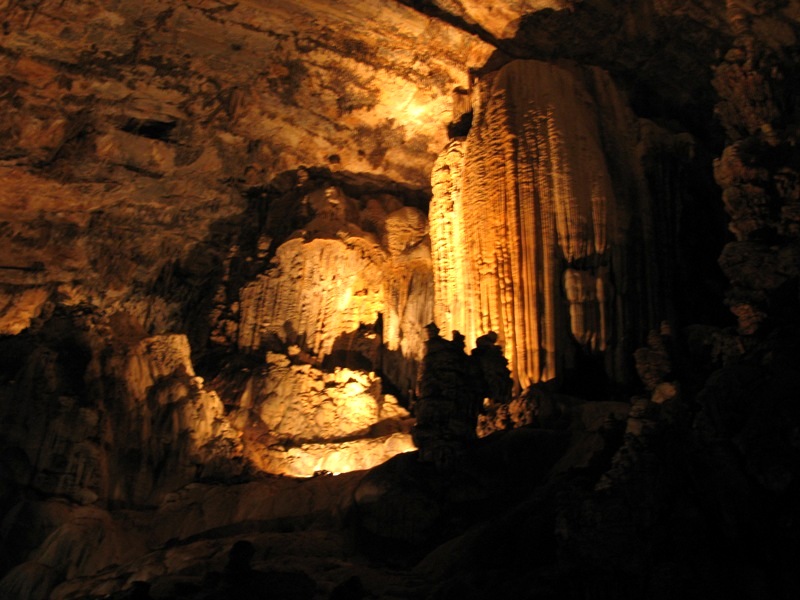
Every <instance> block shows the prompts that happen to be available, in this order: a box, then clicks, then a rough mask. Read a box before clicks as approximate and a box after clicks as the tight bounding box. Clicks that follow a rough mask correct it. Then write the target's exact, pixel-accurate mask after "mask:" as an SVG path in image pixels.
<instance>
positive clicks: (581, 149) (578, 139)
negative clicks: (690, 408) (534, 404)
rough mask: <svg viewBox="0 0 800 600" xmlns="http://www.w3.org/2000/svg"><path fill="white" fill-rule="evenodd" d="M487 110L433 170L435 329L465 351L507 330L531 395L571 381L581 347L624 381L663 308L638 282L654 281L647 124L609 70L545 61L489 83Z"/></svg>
mask: <svg viewBox="0 0 800 600" xmlns="http://www.w3.org/2000/svg"><path fill="white" fill-rule="evenodd" d="M475 103H476V105H477V106H476V110H475V116H474V122H473V126H472V129H471V131H470V133H469V135H468V136H467V138H466V139H463V140H462V139H458V140H455V141H453V142H452V143H451V144H450V146H449V147H448V149H447V150H446V151H445V153H444V154H442V155H441V156H440V158H439V160H438V162H437V163H436V166H435V167H434V174H433V184H434V187H433V192H434V197H433V201H432V203H431V216H430V219H431V241H432V249H433V260H434V278H435V286H436V308H435V316H436V321H437V323H438V324H440V325H441V327H442V328H443V329H444V330H452V329H456V330H459V331H461V332H462V333H463V334H464V335H465V336H466V338H467V345H472V344H474V342H475V339H476V338H477V337H478V336H480V335H483V334H486V333H488V332H489V331H491V330H493V331H495V332H497V333H498V334H499V336H500V342H501V344H502V345H503V346H504V347H505V354H506V356H507V357H508V359H509V361H510V363H511V365H512V371H513V372H514V376H515V379H516V380H517V381H518V382H519V384H520V385H521V386H522V387H528V386H529V385H530V384H532V383H535V382H538V381H547V380H550V379H553V378H556V377H558V376H559V375H563V373H564V371H565V369H567V368H569V367H570V366H572V364H573V362H574V360H575V358H574V356H575V347H576V346H578V347H580V348H581V349H583V351H585V352H588V353H590V354H600V355H604V356H605V359H604V360H605V364H606V369H607V371H608V373H609V375H611V376H612V377H615V378H618V379H622V378H624V367H623V364H622V363H623V362H624V361H623V359H622V356H623V354H624V351H623V346H624V342H623V340H624V339H625V338H626V336H627V335H629V334H630V333H631V332H632V331H633V330H636V329H637V328H639V327H642V326H646V325H647V323H648V320H650V319H653V317H654V315H655V314H656V312H657V310H658V306H657V304H658V302H657V301H655V300H654V298H653V297H647V296H646V295H640V294H639V293H637V292H633V291H632V290H630V287H629V286H627V280H628V279H629V278H630V277H633V276H634V273H635V274H636V276H637V277H644V278H645V281H650V282H652V281H654V278H655V272H654V271H655V267H654V266H650V265H647V264H646V263H645V262H644V261H643V257H642V252H648V251H649V249H650V248H652V247H653V244H654V239H653V234H652V228H653V223H652V220H651V219H652V213H653V206H652V200H651V199H650V197H649V195H648V193H647V191H646V187H645V183H644V175H643V170H642V167H641V165H640V164H639V163H638V162H637V159H636V156H637V149H636V144H637V137H638V133H637V131H638V129H637V123H636V120H635V119H634V117H633V115H632V114H631V113H630V110H629V109H628V107H627V106H626V104H625V101H624V99H623V97H622V96H621V95H620V94H619V92H618V91H617V90H616V88H615V87H614V85H613V83H612V82H611V80H610V78H609V77H608V75H607V74H606V73H604V72H602V71H600V70H598V69H580V68H577V67H569V66H566V67H563V66H555V65H550V64H546V63H541V62H535V61H518V62H513V63H511V64H509V65H507V66H505V67H503V68H502V69H501V70H500V71H498V72H497V73H493V74H491V75H490V76H488V77H486V78H485V80H484V81H482V82H481V85H480V87H479V89H478V90H477V91H476V100H475ZM637 254H638V257H637V256H636V255H637ZM643 287H644V288H648V287H649V286H648V284H644V286H643ZM634 315H635V316H634Z"/></svg>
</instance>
